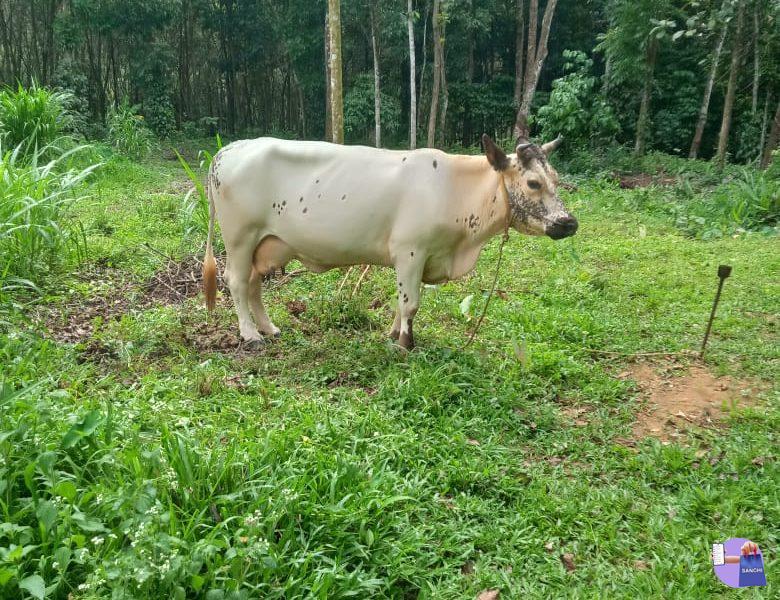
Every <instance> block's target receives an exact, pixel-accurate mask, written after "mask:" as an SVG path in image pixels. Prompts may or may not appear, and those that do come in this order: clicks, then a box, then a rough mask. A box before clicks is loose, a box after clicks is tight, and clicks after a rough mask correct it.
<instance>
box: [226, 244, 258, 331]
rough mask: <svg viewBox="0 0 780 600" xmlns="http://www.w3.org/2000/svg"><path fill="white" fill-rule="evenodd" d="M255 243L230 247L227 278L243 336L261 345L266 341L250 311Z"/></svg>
mask: <svg viewBox="0 0 780 600" xmlns="http://www.w3.org/2000/svg"><path fill="white" fill-rule="evenodd" d="M253 253H254V245H246V244H241V245H239V246H237V247H233V248H229V249H228V261H227V265H226V267H225V279H226V280H227V284H228V287H229V288H230V295H231V296H232V297H233V303H234V304H235V305H236V314H237V315H238V329H239V331H240V332H241V338H242V339H243V340H244V341H246V342H249V343H250V344H252V345H260V344H262V343H263V342H264V339H263V336H262V335H260V332H259V331H258V330H257V327H255V324H254V323H253V322H252V316H251V315H250V313H249V310H250V302H249V289H250V279H251V275H252V256H253Z"/></svg>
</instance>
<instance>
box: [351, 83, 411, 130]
mask: <svg viewBox="0 0 780 600" xmlns="http://www.w3.org/2000/svg"><path fill="white" fill-rule="evenodd" d="M380 89H381V88H380ZM381 96H382V133H383V135H385V136H388V138H386V139H389V138H392V137H393V136H394V135H396V134H397V133H398V131H399V130H401V128H402V125H401V103H400V102H399V100H398V98H397V97H396V96H393V95H391V94H388V93H387V92H385V91H382V93H381ZM374 119H375V117H374V76H373V74H369V73H361V74H360V75H358V76H357V77H356V78H355V81H354V83H353V84H352V86H351V87H350V89H349V91H348V92H347V94H346V96H345V97H344V131H345V133H346V134H347V136H348V137H349V139H351V140H365V139H367V138H369V137H370V136H371V134H372V132H373V131H374Z"/></svg>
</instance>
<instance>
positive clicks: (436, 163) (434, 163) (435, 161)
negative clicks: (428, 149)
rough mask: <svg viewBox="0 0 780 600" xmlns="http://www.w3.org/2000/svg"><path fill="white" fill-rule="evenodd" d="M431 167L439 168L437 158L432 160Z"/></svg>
mask: <svg viewBox="0 0 780 600" xmlns="http://www.w3.org/2000/svg"><path fill="white" fill-rule="evenodd" d="M433 168H434V169H438V168H439V161H438V160H434V161H433Z"/></svg>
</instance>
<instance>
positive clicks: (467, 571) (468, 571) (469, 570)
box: [460, 560, 474, 575]
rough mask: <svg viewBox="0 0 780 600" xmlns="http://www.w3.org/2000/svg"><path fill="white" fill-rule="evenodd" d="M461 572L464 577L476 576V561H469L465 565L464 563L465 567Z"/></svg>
mask: <svg viewBox="0 0 780 600" xmlns="http://www.w3.org/2000/svg"><path fill="white" fill-rule="evenodd" d="M460 572H461V574H463V575H473V574H474V561H471V560H467V561H466V562H465V563H463V566H462V567H461V568H460Z"/></svg>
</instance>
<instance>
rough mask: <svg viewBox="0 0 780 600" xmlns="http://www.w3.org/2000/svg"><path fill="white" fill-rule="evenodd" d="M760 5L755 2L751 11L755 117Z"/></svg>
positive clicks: (759, 69) (755, 109) (758, 69)
mask: <svg viewBox="0 0 780 600" xmlns="http://www.w3.org/2000/svg"><path fill="white" fill-rule="evenodd" d="M760 9H761V5H760V4H759V3H758V2H756V6H755V8H754V9H753V103H752V109H753V113H752V114H753V115H754V116H755V114H756V111H757V110H758V86H759V83H760V78H761V57H760V54H761V44H760V40H761V24H760V21H759V14H758V13H759V11H760Z"/></svg>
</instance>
